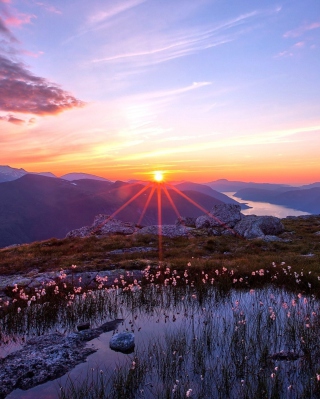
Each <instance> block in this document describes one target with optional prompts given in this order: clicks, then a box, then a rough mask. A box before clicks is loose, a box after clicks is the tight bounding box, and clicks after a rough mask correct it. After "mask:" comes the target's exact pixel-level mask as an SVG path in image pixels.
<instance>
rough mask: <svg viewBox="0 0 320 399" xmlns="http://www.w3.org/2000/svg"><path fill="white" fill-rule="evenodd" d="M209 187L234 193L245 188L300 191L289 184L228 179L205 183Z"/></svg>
mask: <svg viewBox="0 0 320 399" xmlns="http://www.w3.org/2000/svg"><path fill="white" fill-rule="evenodd" d="M205 184H206V185H207V186H209V187H211V188H213V189H214V190H217V191H220V192H232V191H239V190H241V189H243V188H260V189H265V190H278V191H286V190H288V189H294V188H296V189H298V188H299V187H293V186H290V185H288V184H276V183H254V182H248V183H247V182H242V181H230V180H227V179H219V180H214V181H211V182H208V183H205Z"/></svg>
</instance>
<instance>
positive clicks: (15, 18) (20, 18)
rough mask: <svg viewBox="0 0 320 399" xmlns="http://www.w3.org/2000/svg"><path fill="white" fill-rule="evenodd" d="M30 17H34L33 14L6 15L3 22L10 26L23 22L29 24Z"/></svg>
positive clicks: (22, 23) (19, 24)
mask: <svg viewBox="0 0 320 399" xmlns="http://www.w3.org/2000/svg"><path fill="white" fill-rule="evenodd" d="M32 18H36V17H35V15H27V14H17V15H11V16H9V17H7V18H6V19H5V22H6V24H8V25H10V26H21V25H24V24H30V23H31V19H32Z"/></svg>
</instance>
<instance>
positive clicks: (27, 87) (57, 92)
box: [0, 55, 84, 115]
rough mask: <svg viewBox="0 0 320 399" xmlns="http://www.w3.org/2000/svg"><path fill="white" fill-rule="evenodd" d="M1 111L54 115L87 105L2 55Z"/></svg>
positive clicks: (0, 67) (0, 74) (0, 66)
mask: <svg viewBox="0 0 320 399" xmlns="http://www.w3.org/2000/svg"><path fill="white" fill-rule="evenodd" d="M0 92H1V97H0V110H2V111H8V112H20V113H29V114H34V115H55V114H58V113H60V112H62V111H66V110H68V109H72V108H75V107H81V106H83V105H84V103H83V102H82V101H81V100H78V99H77V98H75V97H74V96H72V95H71V94H70V93H68V92H66V91H65V90H63V89H61V88H60V87H59V86H58V85H56V84H54V83H51V82H49V81H48V80H46V79H45V78H41V77H38V76H35V75H33V74H32V73H31V72H30V71H29V70H28V69H27V68H26V67H25V66H24V64H22V63H18V62H14V61H12V60H11V59H9V58H7V57H4V56H2V55H0Z"/></svg>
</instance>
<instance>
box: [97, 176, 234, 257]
mask: <svg viewBox="0 0 320 399" xmlns="http://www.w3.org/2000/svg"><path fill="white" fill-rule="evenodd" d="M152 175H153V180H152V181H149V182H147V183H146V184H144V185H143V187H142V188H141V189H140V190H139V191H138V192H137V193H136V194H134V195H132V196H131V197H130V198H129V199H128V200H127V201H125V202H124V203H123V204H122V205H121V206H120V207H119V208H118V209H117V210H116V211H115V212H113V213H112V215H110V216H109V217H108V218H107V219H106V220H104V221H103V223H101V224H100V225H99V226H98V227H97V228H96V229H95V230H94V231H93V232H92V234H95V233H97V232H98V231H99V230H100V229H101V228H102V227H103V226H104V225H105V224H106V223H108V222H109V221H110V220H112V219H113V218H114V217H115V216H116V215H118V214H119V213H120V212H121V211H122V210H124V209H125V208H126V207H127V206H128V205H129V204H131V203H132V202H133V201H135V200H136V199H138V198H139V197H140V196H141V195H143V194H144V195H147V194H148V196H147V199H146V202H145V203H144V206H143V208H142V211H141V213H140V217H139V220H138V221H137V224H136V226H141V224H142V221H143V218H144V216H145V214H146V211H147V210H148V207H149V206H150V203H151V200H152V198H153V197H154V196H155V201H156V206H157V230H158V251H159V261H162V260H163V243H162V236H163V213H162V212H163V209H162V204H163V197H166V198H167V200H168V203H169V204H170V206H171V208H172V209H173V211H174V212H175V214H176V216H177V218H178V219H179V220H182V219H183V218H182V216H181V214H180V212H179V210H178V208H177V206H176V204H175V202H174V199H173V198H172V193H175V194H178V195H179V196H180V197H182V198H183V199H185V200H187V201H188V202H189V203H190V204H191V205H193V206H195V207H196V208H198V209H199V210H201V211H202V212H203V213H204V214H206V215H207V216H209V217H211V218H212V219H214V220H215V222H218V224H220V225H221V226H223V227H225V228H227V229H228V230H230V232H231V233H233V234H235V232H234V231H233V229H231V228H230V227H228V226H227V225H226V224H225V223H224V222H222V221H221V220H220V219H218V218H217V217H216V216H214V215H212V214H211V213H210V212H209V211H208V210H207V209H205V208H204V207H203V206H201V205H200V204H198V203H197V202H196V201H194V200H193V199H192V198H190V197H189V196H188V195H186V194H185V193H184V192H182V191H180V190H179V189H178V188H176V187H175V186H174V185H172V184H170V183H168V182H165V179H164V172H162V171H154V172H153V173H152ZM135 185H139V183H133V184H130V186H135ZM148 191H149V192H148ZM170 192H171V193H170ZM213 203H214V199H213ZM182 224H183V223H182ZM137 229H138V227H137Z"/></svg>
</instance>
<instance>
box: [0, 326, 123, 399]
mask: <svg viewBox="0 0 320 399" xmlns="http://www.w3.org/2000/svg"><path fill="white" fill-rule="evenodd" d="M121 321H122V319H116V320H114V321H110V322H107V323H104V324H102V325H101V326H100V327H98V328H95V329H91V330H84V331H81V332H75V333H72V334H69V335H68V336H64V335H63V334H60V333H57V332H56V333H52V334H48V335H45V336H40V337H36V338H32V339H30V340H29V341H28V342H27V344H26V345H25V346H24V347H23V348H22V349H20V350H18V351H16V352H13V353H11V354H9V355H8V356H7V357H5V358H3V359H1V358H0V399H4V398H5V397H6V396H7V395H8V394H9V393H10V392H11V391H13V390H14V389H17V388H20V389H24V390H25V389H29V388H32V387H34V386H36V385H39V384H43V383H44V382H46V381H48V380H53V379H56V378H59V377H61V376H63V374H65V373H67V372H68V371H69V370H70V369H72V368H73V367H75V366H76V365H77V364H79V363H82V362H84V361H85V359H86V358H87V357H88V356H89V355H90V354H91V353H94V352H95V351H96V350H97V349H96V348H94V347H87V346H86V343H87V342H88V341H91V340H92V339H94V338H97V337H98V336H99V335H100V334H102V333H104V332H107V331H112V330H115V329H116V328H117V326H118V324H119V323H120V322H121Z"/></svg>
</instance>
